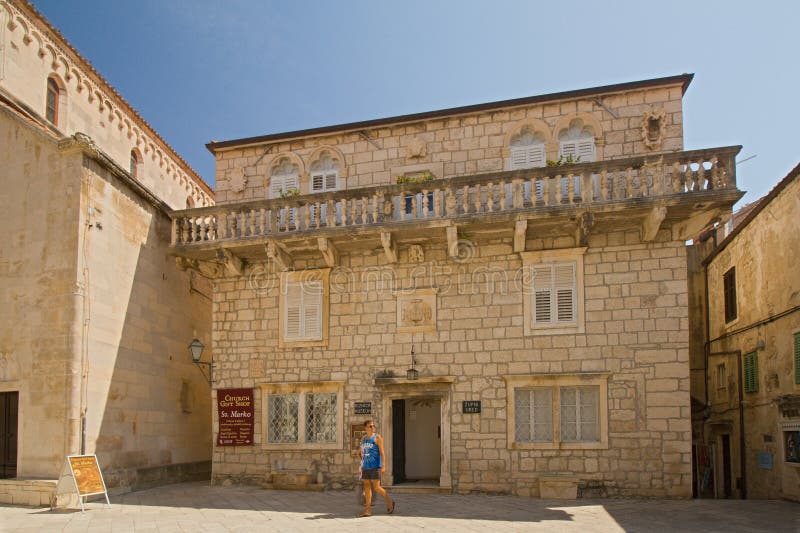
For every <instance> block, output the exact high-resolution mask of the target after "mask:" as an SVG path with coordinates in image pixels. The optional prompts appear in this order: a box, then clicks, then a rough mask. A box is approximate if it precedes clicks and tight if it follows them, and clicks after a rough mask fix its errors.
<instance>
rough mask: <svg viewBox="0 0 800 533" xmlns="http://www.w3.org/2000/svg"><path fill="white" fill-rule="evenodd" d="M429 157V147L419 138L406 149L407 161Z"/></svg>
mask: <svg viewBox="0 0 800 533" xmlns="http://www.w3.org/2000/svg"><path fill="white" fill-rule="evenodd" d="M427 155H428V145H427V144H426V143H425V141H423V140H422V139H420V138H419V137H414V138H413V139H411V140H410V141H409V142H408V146H407V147H406V158H407V159H422V158H423V157H425V156H427Z"/></svg>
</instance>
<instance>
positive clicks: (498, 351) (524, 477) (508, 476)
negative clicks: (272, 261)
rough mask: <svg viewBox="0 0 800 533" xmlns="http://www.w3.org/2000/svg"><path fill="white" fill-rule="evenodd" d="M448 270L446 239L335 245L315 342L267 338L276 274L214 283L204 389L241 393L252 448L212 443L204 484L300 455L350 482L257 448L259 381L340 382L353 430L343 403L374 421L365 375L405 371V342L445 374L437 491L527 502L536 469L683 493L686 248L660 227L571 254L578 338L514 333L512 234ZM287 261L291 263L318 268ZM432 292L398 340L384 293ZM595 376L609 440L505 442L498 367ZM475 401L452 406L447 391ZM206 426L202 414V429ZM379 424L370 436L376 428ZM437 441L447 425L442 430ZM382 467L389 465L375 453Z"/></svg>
mask: <svg viewBox="0 0 800 533" xmlns="http://www.w3.org/2000/svg"><path fill="white" fill-rule="evenodd" d="M569 246H572V239H571V238H565V239H558V238H550V239H537V240H529V241H528V243H527V247H526V248H527V249H528V250H541V249H554V248H563V247H569ZM475 251H476V255H474V256H473V257H471V258H470V259H469V260H467V261H466V262H463V263H456V262H453V261H452V260H450V259H449V258H448V256H447V251H446V246H445V245H439V244H435V243H427V244H425V245H424V262H422V263H409V259H408V251H407V249H405V248H402V247H401V250H400V259H399V262H398V263H397V264H394V265H390V264H387V263H386V259H385V256H384V254H383V252H382V251H375V252H364V253H353V254H343V255H342V256H341V265H340V266H339V267H337V268H334V269H333V271H332V272H331V275H330V280H331V281H330V324H329V325H330V329H329V339H328V343H327V347H324V348H296V349H285V348H279V346H278V328H279V324H280V317H279V315H278V309H279V295H278V286H277V283H278V282H277V277H276V275H275V273H274V272H272V271H271V268H272V267H271V266H265V265H252V266H251V267H249V268H248V270H247V271H246V272H245V275H244V276H241V277H228V278H223V279H218V280H216V281H215V296H214V307H213V317H214V324H213V336H214V346H215V357H216V360H217V362H218V367H217V368H218V370H217V376H218V377H219V382H218V384H217V387H219V388H225V387H254V388H255V406H256V427H255V445H254V446H252V447H246V446H240V447H216V448H215V450H214V455H213V476H214V478H215V479H216V480H217V481H222V480H226V479H229V480H235V481H239V482H254V483H266V482H268V481H269V475H270V473H271V472H272V471H273V470H274V469H275V468H276V465H277V464H279V463H280V462H281V461H305V462H306V464H310V465H313V469H314V470H315V471H316V472H321V473H322V475H323V477H324V480H325V482H327V483H329V484H331V485H332V486H334V487H338V486H345V485H348V484H352V483H353V482H354V481H355V479H356V476H357V468H358V460H357V457H356V458H354V457H353V456H352V455H351V454H350V451H349V449H348V448H346V447H345V449H341V450H327V451H322V450H316V451H315V450H278V451H273V450H266V449H264V448H263V447H262V446H263V444H264V440H263V429H264V417H265V413H264V412H263V410H262V409H261V406H262V397H261V394H260V390H259V388H258V386H259V384H261V383H275V382H296V381H311V382H314V381H344V382H345V387H344V406H345V409H344V426H345V428H349V424H351V423H358V422H360V421H361V420H362V418H363V417H362V416H355V414H354V411H353V403H354V402H356V401H370V402H372V405H373V409H375V408H376V407H377V412H375V411H373V414H372V418H375V419H376V420H378V421H379V426H380V425H381V421H383V422H384V424H383V427H386V424H385V421H387V420H390V418H391V413H386V412H381V407H380V406H381V397H382V395H383V394H384V389H382V388H381V387H380V386H378V385H376V382H375V377H376V375H378V374H379V373H385V372H386V371H392V372H394V374H395V375H398V376H404V375H405V371H406V369H407V368H408V366H409V364H410V353H411V349H412V345H413V347H414V350H415V353H416V359H417V368H418V369H419V370H420V372H421V375H422V376H423V377H437V376H451V377H453V378H455V381H454V383H453V384H452V388H451V390H450V395H451V396H450V399H451V402H450V405H451V406H452V410H451V412H449V413H447V414H446V415H443V418H446V420H443V421H442V423H443V424H447V425H448V426H449V435H450V449H451V456H450V457H449V458H448V459H449V462H450V465H451V472H450V473H451V475H452V485H453V488H454V490H456V491H458V492H469V491H472V490H479V491H500V492H511V493H517V494H524V495H532V496H537V495H538V487H539V483H538V478H539V477H540V476H541V475H542V474H545V473H546V474H552V475H565V476H574V477H576V478H577V479H579V480H580V482H581V484H582V485H581V487H582V490H584V491H586V490H590V489H591V491H594V492H592V493H603V494H608V495H612V496H635V497H657V496H667V497H688V496H689V495H690V494H691V428H690V405H689V365H688V338H687V331H688V317H687V288H686V256H685V247H684V245H683V243H682V242H675V241H671V240H670V229H669V228H665V229H662V231H661V232H660V233H659V235H658V238H657V239H656V241H655V242H653V243H643V242H641V241H640V240H639V236H638V232H637V231H629V232H625V231H619V232H613V233H601V234H598V235H594V236H592V237H591V238H590V241H589V246H588V249H587V251H586V253H585V260H584V261H585V263H584V268H585V275H584V280H583V281H584V284H585V295H586V296H585V333H583V334H577V335H536V336H525V335H524V328H523V294H522V293H521V291H520V289H519V287H518V286H517V285H516V284H515V282H514V280H515V279H516V280H518V279H519V276H520V268H521V267H522V261H521V259H520V257H519V254H514V253H512V242H511V239H507V238H498V239H493V240H481V241H479V242H477V246H476V248H475ZM323 266H324V265H322V264H318V263H314V262H311V263H306V262H304V261H302V260H301V259H298V260H296V261H295V268H296V269H298V270H302V269H305V268H316V267H323ZM431 286H434V287H438V289H439V291H438V295H437V299H438V304H437V305H438V308H437V314H438V321H437V322H438V323H437V330H436V331H435V332H427V333H416V334H411V333H398V332H397V325H396V324H397V318H396V312H397V311H396V309H397V306H396V296H395V293H396V292H397V291H398V290H400V289H403V288H409V287H431ZM587 372H592V373H605V374H606V375H607V376H608V412H607V413H605V415H607V421H608V448H607V449H593V450H565V449H564V450H529V449H528V450H519V449H512V448H511V447H510V446H509V442H508V436H507V428H508V418H509V416H512V415H510V414H509V412H508V400H509V399H508V397H507V393H506V385H505V382H504V379H503V377H504V376H508V375H532V374H536V375H540V374H547V375H549V374H575V373H587ZM475 399H480V400H481V401H482V412H481V413H480V414H477V415H475V414H462V413H461V410H460V407H461V401H462V400H475ZM216 427H217V421H216V420H215V421H214V431H216ZM379 431H380V430H379ZM447 434H448V432H447V431H445V432H443V435H445V437H443V438H446V435H447ZM389 461H391V458H389Z"/></svg>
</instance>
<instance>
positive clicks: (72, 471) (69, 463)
mask: <svg viewBox="0 0 800 533" xmlns="http://www.w3.org/2000/svg"><path fill="white" fill-rule="evenodd" d="M70 480H71V482H70ZM73 490H74V491H75V492H77V493H78V500H79V501H80V503H81V512H83V510H84V507H83V504H84V499H85V498H86V497H88V496H94V495H97V494H102V495H104V496H105V497H106V503H107V504H108V505H111V502H110V501H108V489H106V482H105V480H104V479H103V473H102V472H100V465H99V464H98V463H97V456H96V455H95V454H91V455H68V456H67V460H66V462H65V464H64V468H63V469H62V470H61V476H60V477H59V478H58V485H57V486H56V498H57V497H58V495H59V494H66V493H71V492H72V491H73Z"/></svg>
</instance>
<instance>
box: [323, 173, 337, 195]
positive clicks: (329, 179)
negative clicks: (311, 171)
mask: <svg viewBox="0 0 800 533" xmlns="http://www.w3.org/2000/svg"><path fill="white" fill-rule="evenodd" d="M338 177H339V175H338V174H337V173H336V172H333V173H331V174H328V175H326V176H325V190H326V191H335V190H336V189H337V183H336V182H337V181H338Z"/></svg>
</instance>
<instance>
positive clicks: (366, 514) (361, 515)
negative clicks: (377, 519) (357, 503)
mask: <svg viewBox="0 0 800 533" xmlns="http://www.w3.org/2000/svg"><path fill="white" fill-rule="evenodd" d="M368 516H372V513H368V512H367V511H364V512H363V513H361V514H360V515H358V516H357V517H356V518H366V517H368Z"/></svg>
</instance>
